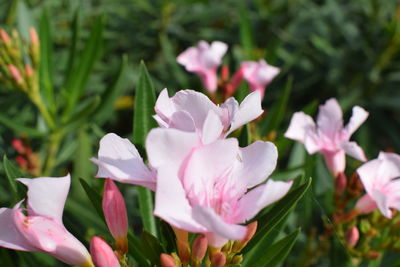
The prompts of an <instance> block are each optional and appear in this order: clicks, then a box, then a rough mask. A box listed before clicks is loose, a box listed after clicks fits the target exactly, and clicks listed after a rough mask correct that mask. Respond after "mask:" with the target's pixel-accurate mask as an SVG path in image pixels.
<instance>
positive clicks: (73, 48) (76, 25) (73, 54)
mask: <svg viewBox="0 0 400 267" xmlns="http://www.w3.org/2000/svg"><path fill="white" fill-rule="evenodd" d="M80 10H81V9H80V8H79V7H78V8H77V9H76V10H75V13H74V18H73V20H72V25H71V44H70V47H69V54H68V61H67V67H66V69H65V70H66V74H65V84H67V82H68V81H69V80H70V79H71V78H72V77H71V76H72V75H74V74H75V73H74V72H73V70H74V68H75V63H76V59H77V58H78V56H77V55H78V42H79V36H80V29H81V28H80V22H81V20H80Z"/></svg>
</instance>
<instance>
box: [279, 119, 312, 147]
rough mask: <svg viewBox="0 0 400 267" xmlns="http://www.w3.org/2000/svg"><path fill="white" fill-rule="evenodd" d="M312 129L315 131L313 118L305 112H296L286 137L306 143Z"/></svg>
mask: <svg viewBox="0 0 400 267" xmlns="http://www.w3.org/2000/svg"><path fill="white" fill-rule="evenodd" d="M310 131H315V123H314V121H313V119H312V118H311V117H310V116H308V115H306V114H305V113H304V112H296V113H294V115H293V117H292V119H291V121H290V124H289V128H288V129H287V131H286V133H285V137H286V138H289V139H293V140H296V141H299V142H302V143H304V142H305V139H306V136H307V134H308V133H309V132H310Z"/></svg>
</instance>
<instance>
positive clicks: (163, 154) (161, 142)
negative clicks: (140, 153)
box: [146, 128, 200, 169]
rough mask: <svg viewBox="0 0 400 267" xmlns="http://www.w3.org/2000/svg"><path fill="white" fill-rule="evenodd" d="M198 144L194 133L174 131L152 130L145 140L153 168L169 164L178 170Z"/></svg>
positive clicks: (198, 141) (197, 138)
mask: <svg viewBox="0 0 400 267" xmlns="http://www.w3.org/2000/svg"><path fill="white" fill-rule="evenodd" d="M199 143H200V140H199V137H198V136H197V134H196V133H189V132H183V131H179V130H176V129H172V128H171V129H161V128H157V129H153V130H151V131H150V132H149V134H148V135H147V138H146V151H147V155H148V159H149V162H150V164H151V166H153V167H154V168H156V169H157V168H159V167H160V166H162V165H165V164H169V165H170V166H171V167H173V166H174V167H175V168H178V167H179V166H180V165H181V163H182V161H183V160H184V159H185V158H186V157H187V156H188V155H189V153H191V151H192V149H193V148H194V147H195V146H197V145H198V144H199Z"/></svg>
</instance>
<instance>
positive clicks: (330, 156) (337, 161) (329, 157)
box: [322, 150, 346, 176]
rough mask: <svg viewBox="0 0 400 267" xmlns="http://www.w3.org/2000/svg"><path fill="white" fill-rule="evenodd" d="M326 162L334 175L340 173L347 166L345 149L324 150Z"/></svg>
mask: <svg viewBox="0 0 400 267" xmlns="http://www.w3.org/2000/svg"><path fill="white" fill-rule="evenodd" d="M322 154H323V155H324V159H325V163H326V165H327V167H328V169H329V171H330V172H331V173H332V174H333V175H334V176H336V175H338V174H339V173H340V172H343V171H344V169H345V168H346V155H345V153H344V151H343V150H337V151H328V150H323V151H322Z"/></svg>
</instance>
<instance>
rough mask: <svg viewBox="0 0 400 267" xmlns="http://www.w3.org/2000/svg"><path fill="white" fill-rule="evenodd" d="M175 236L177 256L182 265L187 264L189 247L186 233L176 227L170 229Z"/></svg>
mask: <svg viewBox="0 0 400 267" xmlns="http://www.w3.org/2000/svg"><path fill="white" fill-rule="evenodd" d="M172 229H173V230H174V233H175V236H176V246H177V248H178V255H179V258H180V259H181V261H182V263H183V264H187V263H188V262H189V260H190V247H189V239H188V232H187V231H185V230H181V229H179V228H176V227H172Z"/></svg>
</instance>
